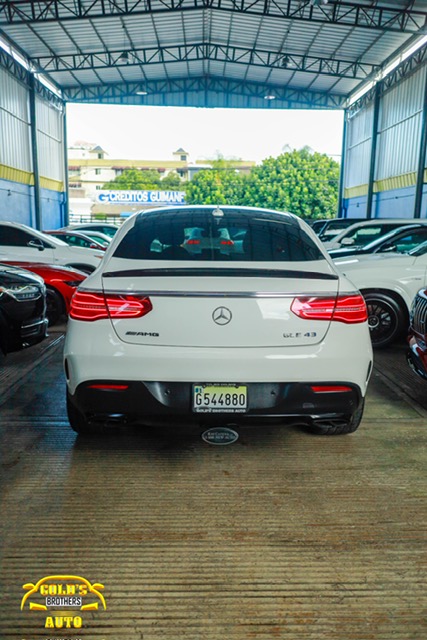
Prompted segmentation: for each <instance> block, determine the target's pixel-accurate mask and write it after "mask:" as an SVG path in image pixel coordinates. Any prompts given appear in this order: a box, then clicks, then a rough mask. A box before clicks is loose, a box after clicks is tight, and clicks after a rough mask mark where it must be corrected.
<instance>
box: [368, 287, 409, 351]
mask: <svg viewBox="0 0 427 640" xmlns="http://www.w3.org/2000/svg"><path fill="white" fill-rule="evenodd" d="M363 295H364V298H365V301H366V306H367V309H368V325H369V331H370V336H371V342H372V346H373V347H374V348H376V349H382V348H384V347H388V346H389V345H390V344H392V342H394V341H395V340H396V339H397V338H398V336H399V335H400V334H401V333H402V331H403V327H404V312H403V310H402V308H401V307H400V306H399V303H398V302H396V300H394V299H393V298H391V297H390V296H388V295H387V294H385V293H374V292H372V293H365V294H363Z"/></svg>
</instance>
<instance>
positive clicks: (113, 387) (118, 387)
mask: <svg viewBox="0 0 427 640" xmlns="http://www.w3.org/2000/svg"><path fill="white" fill-rule="evenodd" d="M88 389H101V390H102V391H126V389H129V385H128V384H89V385H88Z"/></svg>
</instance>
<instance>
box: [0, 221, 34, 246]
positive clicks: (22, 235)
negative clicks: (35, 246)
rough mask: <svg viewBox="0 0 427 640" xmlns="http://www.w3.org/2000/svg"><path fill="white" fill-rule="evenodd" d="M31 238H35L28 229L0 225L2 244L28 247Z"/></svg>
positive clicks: (0, 242)
mask: <svg viewBox="0 0 427 640" xmlns="http://www.w3.org/2000/svg"><path fill="white" fill-rule="evenodd" d="M30 240H34V238H33V236H31V235H30V234H29V233H27V232H26V231H23V230H22V229H17V228H15V227H6V226H2V225H0V244H2V245H6V246H9V247H26V246H27V244H28V242H29V241H30Z"/></svg>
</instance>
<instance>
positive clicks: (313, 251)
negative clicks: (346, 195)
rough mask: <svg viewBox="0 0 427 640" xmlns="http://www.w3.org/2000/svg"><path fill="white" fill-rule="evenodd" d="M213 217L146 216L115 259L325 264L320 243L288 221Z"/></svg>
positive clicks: (245, 215)
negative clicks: (315, 261) (312, 262)
mask: <svg viewBox="0 0 427 640" xmlns="http://www.w3.org/2000/svg"><path fill="white" fill-rule="evenodd" d="M212 211H213V210H212ZM212 211H211V210H209V211H206V210H203V211H200V210H193V211H191V210H190V211H188V210H187V211H182V210H181V211H175V210H169V211H164V212H161V213H160V212H159V213H156V214H154V213H153V214H152V215H150V214H147V215H141V216H140V217H139V218H138V220H137V221H136V222H135V226H134V227H133V228H132V229H130V230H129V232H128V233H127V235H126V236H125V237H124V238H123V240H122V242H121V243H120V244H119V245H118V247H117V249H116V251H115V253H114V256H115V257H117V258H131V259H134V260H192V261H198V260H214V261H229V262H230V261H236V262H238V261H249V262H280V261H286V262H305V261H309V260H324V256H323V254H322V252H321V251H320V249H319V248H318V247H317V245H316V244H315V242H314V241H313V240H312V239H311V238H310V237H309V236H308V235H307V234H306V233H305V231H304V230H303V229H301V228H300V226H299V225H298V224H297V223H296V222H295V221H294V220H293V219H292V218H289V217H288V216H286V215H280V214H279V213H274V212H271V213H270V212H265V211H264V212H259V211H250V210H249V211H247V210H246V211H239V210H236V209H234V210H232V211H230V210H229V211H227V209H225V208H224V209H222V210H221V211H220V212H219V214H218V212H217V215H213V213H212ZM221 214H222V215H221Z"/></svg>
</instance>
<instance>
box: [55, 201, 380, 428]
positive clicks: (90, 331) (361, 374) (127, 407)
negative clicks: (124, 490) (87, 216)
mask: <svg viewBox="0 0 427 640" xmlns="http://www.w3.org/2000/svg"><path fill="white" fill-rule="evenodd" d="M371 364H372V351H371V345H370V340H369V332H368V328H367V323H366V307H365V304H364V301H363V298H362V297H361V296H360V294H359V293H358V292H357V291H355V290H354V286H352V285H351V284H350V283H349V282H348V281H347V280H346V279H345V277H344V276H342V275H338V273H337V272H336V270H335V269H334V267H333V265H332V263H331V261H330V260H329V259H328V258H327V256H326V254H325V252H324V251H323V249H322V248H321V246H320V242H319V241H318V240H317V239H316V238H315V235H314V233H313V232H311V231H310V230H309V227H308V226H307V225H305V224H304V223H303V222H301V221H300V220H299V219H297V218H296V217H294V216H292V215H290V214H280V213H277V212H270V211H264V210H255V209H253V210H252V209H244V208H232V207H225V206H224V207H222V209H218V208H215V207H198V208H197V207H194V208H185V209H183V208H182V209H180V210H178V209H177V210H174V209H172V210H163V211H161V210H158V211H156V212H149V213H144V214H139V215H138V216H136V217H135V218H134V219H132V220H129V221H127V223H125V224H124V225H123V228H122V229H121V230H120V231H119V232H118V235H117V237H116V238H115V239H114V240H113V243H112V246H111V247H110V248H109V249H108V250H107V254H106V258H105V261H104V263H103V268H102V269H100V270H98V272H97V273H96V274H94V275H92V276H90V277H89V278H88V279H87V280H86V281H85V283H84V284H83V285H82V286H81V287H80V288H79V291H78V292H77V293H76V295H75V296H74V298H73V301H72V307H71V312H70V323H69V328H68V334H67V340H66V346H65V371H66V377H67V384H68V394H69V395H68V398H69V403H70V405H72V406H73V407H74V408H75V409H76V410H78V411H79V412H80V414H81V415H83V416H84V417H85V419H87V420H89V421H90V420H94V421H95V420H100V421H105V420H111V419H114V420H123V421H132V420H135V421H143V422H145V423H147V422H159V421H161V422H166V423H170V422H172V421H177V420H183V421H194V422H199V423H200V422H203V423H209V422H216V423H218V421H221V422H233V423H234V422H250V421H254V420H257V421H258V420H260V419H262V418H269V419H271V418H277V419H280V420H282V421H283V420H289V421H292V422H295V421H302V422H306V423H308V424H314V423H317V424H319V425H320V424H321V423H322V421H323V420H325V419H326V420H329V421H330V420H334V419H336V420H338V421H339V420H341V419H342V417H343V416H350V415H352V414H354V413H355V412H356V411H357V410H358V408H360V407H361V406H362V405H363V398H364V395H365V392H366V387H367V382H368V379H369V374H370V369H371Z"/></svg>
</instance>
